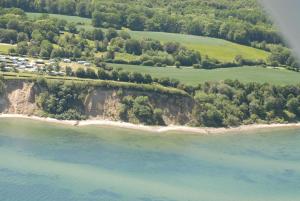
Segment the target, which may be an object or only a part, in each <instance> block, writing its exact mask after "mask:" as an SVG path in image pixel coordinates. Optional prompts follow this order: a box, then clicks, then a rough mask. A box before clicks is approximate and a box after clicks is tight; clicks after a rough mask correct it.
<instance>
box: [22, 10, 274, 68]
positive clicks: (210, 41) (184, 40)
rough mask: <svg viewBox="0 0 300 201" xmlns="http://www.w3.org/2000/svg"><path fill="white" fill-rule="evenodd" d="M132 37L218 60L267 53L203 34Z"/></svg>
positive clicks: (87, 22) (86, 25)
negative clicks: (175, 44) (176, 44)
mask: <svg viewBox="0 0 300 201" xmlns="http://www.w3.org/2000/svg"><path fill="white" fill-rule="evenodd" d="M27 15H28V16H29V18H37V17H39V16H41V14H40V13H27ZM50 16H52V17H56V18H60V19H64V20H67V21H68V22H75V23H79V24H80V25H78V28H83V29H91V28H93V27H92V25H91V19H88V18H81V17H77V16H66V15H57V14H50ZM128 32H129V33H130V34H131V35H132V37H133V38H137V39H142V38H152V39H156V40H159V41H161V42H170V41H171V42H173V41H175V42H179V43H181V44H182V45H184V46H186V47H187V48H189V49H192V50H197V51H199V52H200V53H201V54H202V56H205V55H207V56H209V57H212V58H216V59H218V60H220V61H229V62H230V61H233V60H234V58H235V57H236V56H237V55H242V56H243V57H244V58H247V59H263V60H265V59H266V58H267V57H268V55H269V53H268V52H266V51H263V50H259V49H256V48H252V47H248V46H244V45H240V44H236V43H232V42H229V41H226V40H222V39H217V38H209V37H203V36H192V35H185V34H175V33H163V32H147V31H128Z"/></svg>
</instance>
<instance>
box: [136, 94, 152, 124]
mask: <svg viewBox="0 0 300 201" xmlns="http://www.w3.org/2000/svg"><path fill="white" fill-rule="evenodd" d="M132 109H133V113H134V115H135V116H136V118H137V119H138V120H139V121H140V122H141V123H146V124H152V123H153V109H152V107H151V105H150V102H149V98H148V97H147V96H138V97H137V98H136V99H135V100H134V102H133V107H132Z"/></svg>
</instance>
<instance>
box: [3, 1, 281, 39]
mask: <svg viewBox="0 0 300 201" xmlns="http://www.w3.org/2000/svg"><path fill="white" fill-rule="evenodd" d="M0 6H2V7H19V8H22V9H24V10H26V11H32V12H48V13H59V14H65V15H78V16H81V17H88V18H92V19H93V25H94V26H95V27H106V28H108V27H115V28H117V29H119V28H121V27H128V28H130V29H132V30H137V31H142V30H148V31H162V32H172V33H187V34H193V35H201V36H209V37H217V38H222V39H226V40H230V41H234V42H238V43H242V44H247V45H250V44H251V42H254V41H258V42H263V41H265V42H266V43H281V42H282V40H281V37H280V36H279V35H278V33H277V30H275V29H274V27H273V25H272V23H271V21H270V20H269V19H268V17H267V16H266V14H265V12H264V11H263V10H262V8H261V7H260V6H259V4H258V3H257V2H256V0H236V1H231V0H222V1H215V0H214V1H206V0H184V1H182V0H174V1H171V2H170V1H166V0H160V1H150V0H139V1H130V0H124V1H121V2H120V1H118V0H112V1H104V0H93V1H92V0H15V1H11V0H2V1H1V2H0Z"/></svg>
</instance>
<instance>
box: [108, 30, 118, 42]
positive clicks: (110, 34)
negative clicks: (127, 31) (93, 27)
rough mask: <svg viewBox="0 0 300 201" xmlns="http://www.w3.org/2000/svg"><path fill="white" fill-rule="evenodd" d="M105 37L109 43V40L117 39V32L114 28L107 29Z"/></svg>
mask: <svg viewBox="0 0 300 201" xmlns="http://www.w3.org/2000/svg"><path fill="white" fill-rule="evenodd" d="M105 36H106V38H107V40H109V41H110V40H111V39H113V38H116V37H118V32H117V30H116V29H114V28H109V29H107V31H106V34H105Z"/></svg>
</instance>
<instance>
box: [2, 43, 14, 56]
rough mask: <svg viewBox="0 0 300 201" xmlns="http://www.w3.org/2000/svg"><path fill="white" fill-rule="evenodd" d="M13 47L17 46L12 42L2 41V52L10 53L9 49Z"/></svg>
mask: <svg viewBox="0 0 300 201" xmlns="http://www.w3.org/2000/svg"><path fill="white" fill-rule="evenodd" d="M13 47H15V46H14V45H11V44H6V43H0V54H8V50H9V49H10V48H13Z"/></svg>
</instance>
